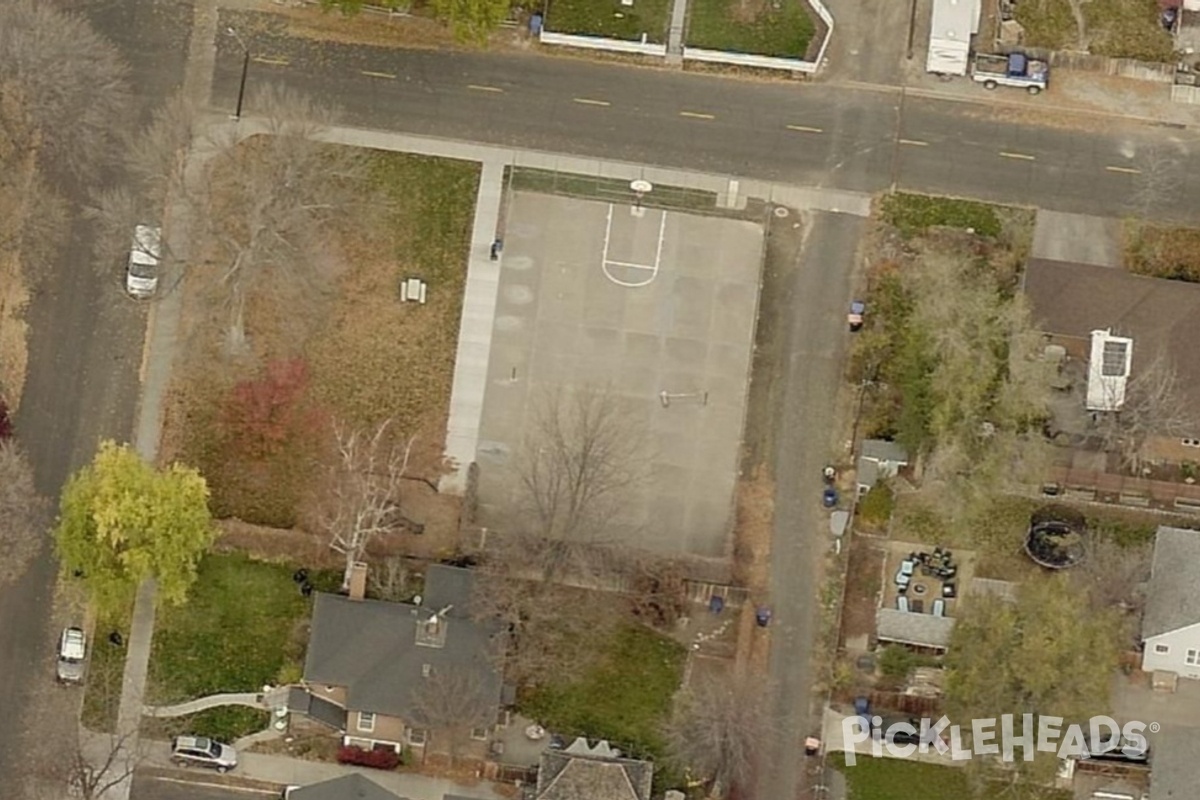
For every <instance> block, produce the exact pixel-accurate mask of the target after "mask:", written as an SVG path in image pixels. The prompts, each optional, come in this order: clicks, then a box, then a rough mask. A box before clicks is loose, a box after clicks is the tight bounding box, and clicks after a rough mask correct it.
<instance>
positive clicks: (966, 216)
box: [879, 192, 1004, 236]
mask: <svg viewBox="0 0 1200 800" xmlns="http://www.w3.org/2000/svg"><path fill="white" fill-rule="evenodd" d="M999 208H1001V206H995V205H992V204H991V203H980V202H978V201H976V200H961V199H959V198H956V197H938V196H935V195H927V194H910V193H908V192H892V193H890V194H885V195H884V196H883V198H882V199H881V200H880V202H879V217H880V219H882V220H883V221H884V222H886V223H887V224H889V225H892V226H893V227H895V228H897V229H899V230H900V232H901V233H903V234H904V235H905V236H915V235H917V234H919V233H922V232H923V231H925V230H926V229H928V228H933V227H947V228H963V229H965V228H974V229H975V232H976V233H977V234H979V235H980V236H999V235H1000V233H1001V231H1002V230H1003V228H1004V226H1003V222H1002V221H1001V219H1000V216H999V215H998V214H997V213H996V212H997V209H999Z"/></svg>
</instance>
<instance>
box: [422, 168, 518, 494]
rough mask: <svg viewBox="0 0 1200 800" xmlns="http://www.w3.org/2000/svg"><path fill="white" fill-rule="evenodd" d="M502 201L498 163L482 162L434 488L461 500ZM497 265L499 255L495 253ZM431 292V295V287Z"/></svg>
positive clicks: (496, 281)
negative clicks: (442, 466) (442, 463)
mask: <svg viewBox="0 0 1200 800" xmlns="http://www.w3.org/2000/svg"><path fill="white" fill-rule="evenodd" d="M503 197H504V162H503V161H500V160H498V159H496V158H490V159H488V160H485V161H484V162H483V170H482V172H481V173H480V175H479V192H478V194H477V195H476V198H475V224H474V226H473V227H472V228H471V256H470V260H469V261H468V264H467V285H466V289H465V290H464V292H463V308H462V321H461V322H460V323H459V329H458V351H457V353H455V356H454V384H453V387H452V389H451V391H450V419H449V421H448V422H447V423H446V457H447V458H448V459H449V462H450V463H451V464H452V465H454V471H453V472H448V473H447V474H445V475H443V476H442V479H441V481H439V484H438V488H439V489H440V490H441V491H443V492H449V493H451V494H461V493H462V492H463V491H464V490H465V489H466V487H467V467H468V466H469V465H470V464H471V463H472V462H473V461H474V460H475V448H476V446H477V445H478V443H479V425H480V420H481V419H482V418H483V395H484V392H486V390H487V371H488V362H489V361H490V359H491V352H492V323H493V322H494V321H495V318H496V296H497V293H498V292H499V291H500V267H501V264H502V263H503V262H502V261H501V260H497V261H492V259H491V249H492V243H493V242H494V241H495V240H496V239H498V238H500V233H499V230H500V204H501V202H502V200H503ZM500 258H501V259H503V252H501V253H500ZM434 291H437V289H436V287H434Z"/></svg>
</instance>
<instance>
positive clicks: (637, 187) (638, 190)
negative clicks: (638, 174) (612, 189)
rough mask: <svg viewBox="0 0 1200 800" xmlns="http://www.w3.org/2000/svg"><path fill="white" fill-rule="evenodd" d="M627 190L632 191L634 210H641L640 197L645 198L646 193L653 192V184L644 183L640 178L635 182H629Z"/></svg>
mask: <svg viewBox="0 0 1200 800" xmlns="http://www.w3.org/2000/svg"><path fill="white" fill-rule="evenodd" d="M629 188H630V189H632V190H633V198H634V200H633V202H634V206H635V207H636V208H641V207H642V197H643V196H645V194H646V193H647V192H650V191H653V190H654V184H652V183H651V182H650V181H644V180H642V179H641V178H638V179H637V180H635V181H630V183H629Z"/></svg>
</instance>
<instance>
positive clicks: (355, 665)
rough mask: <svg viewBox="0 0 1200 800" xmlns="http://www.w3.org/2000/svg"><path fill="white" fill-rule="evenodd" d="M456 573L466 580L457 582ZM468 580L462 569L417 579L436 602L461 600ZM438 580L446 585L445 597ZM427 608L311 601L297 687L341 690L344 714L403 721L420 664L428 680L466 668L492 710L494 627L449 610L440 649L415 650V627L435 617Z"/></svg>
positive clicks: (496, 688) (497, 681)
mask: <svg viewBox="0 0 1200 800" xmlns="http://www.w3.org/2000/svg"><path fill="white" fill-rule="evenodd" d="M463 573H467V574H466V575H465V580H464V575H463ZM470 579H471V576H470V574H469V572H468V571H467V570H462V569H458V568H455V567H437V568H431V569H430V570H429V572H427V573H426V578H425V581H426V583H425V586H426V597H431V596H433V597H440V598H442V599H443V600H444V599H446V598H448V597H452V596H459V594H458V593H461V592H463V591H464V590H465V597H466V598H469V596H470ZM442 581H446V582H448V583H449V588H448V590H447V587H446V586H444V585H442V584H441V582H442ZM439 593H440V594H439ZM446 605H449V603H446ZM464 605H465V600H464ZM431 608H432V606H431V604H430V603H428V602H426V603H424V604H423V605H422V607H421V608H417V607H416V606H413V605H410V604H408V603H385V602H380V601H377V600H351V599H350V598H348V597H343V596H341V595H333V594H318V595H317V597H316V602H315V603H314V604H313V617H312V632H311V633H310V635H309V643H308V654H307V656H306V657H305V661H304V680H305V681H307V682H309V683H313V684H322V685H326V686H344V687H346V707H347V708H349V709H352V710H356V711H357V710H361V711H371V712H374V713H377V714H386V715H388V716H393V717H400V718H401V719H408V718H411V716H412V712H413V710H414V708H413V692H414V688H419V686H420V683H421V681H422V680H424V674H423V673H424V666H425V665H426V664H428V665H429V666H430V667H432V670H433V672H434V673H437V672H438V671H439V670H443V669H446V670H449V669H458V670H462V669H469V670H472V671H474V672H476V673H477V674H478V675H479V677H480V679H481V685H482V689H483V691H484V692H485V693H486V696H487V697H488V698H492V697H495V702H496V704H497V705H499V703H500V692H501V683H502V681H501V678H500V674H499V673H498V672H497V670H496V668H495V666H494V661H493V656H494V647H495V646H496V645H497V644H498V643H499V634H500V626H499V625H498V624H487V623H481V622H476V621H475V620H472V619H470V618H469V617H467V616H466V609H465V607H457V606H456V608H455V609H453V610H452V611H451V612H450V613H448V614H446V616H445V617H444V618H443V620H442V624H443V625H445V626H446V628H445V630H446V634H445V644H444V646H442V647H425V646H421V645H418V644H417V626H418V624H420V623H421V622H424V621H425V620H427V619H429V617H430V616H431V615H432V613H433V611H437V610H440V608H434V609H433V611H431V610H430V609H431ZM441 608H444V606H442V607H441Z"/></svg>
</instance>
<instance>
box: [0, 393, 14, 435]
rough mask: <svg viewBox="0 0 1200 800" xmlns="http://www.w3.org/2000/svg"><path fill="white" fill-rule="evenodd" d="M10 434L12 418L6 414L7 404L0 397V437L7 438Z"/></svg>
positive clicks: (11, 433) (11, 431) (11, 432)
mask: <svg viewBox="0 0 1200 800" xmlns="http://www.w3.org/2000/svg"><path fill="white" fill-rule="evenodd" d="M12 435H13V429H12V419H11V418H10V417H9V416H8V404H7V403H5V402H4V400H3V399H0V439H8V438H9V437H11V436H12Z"/></svg>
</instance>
